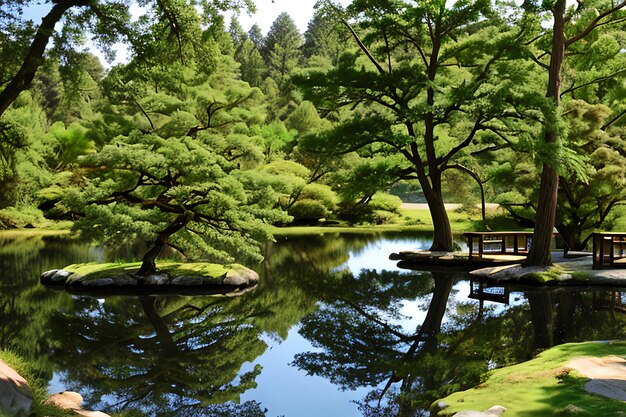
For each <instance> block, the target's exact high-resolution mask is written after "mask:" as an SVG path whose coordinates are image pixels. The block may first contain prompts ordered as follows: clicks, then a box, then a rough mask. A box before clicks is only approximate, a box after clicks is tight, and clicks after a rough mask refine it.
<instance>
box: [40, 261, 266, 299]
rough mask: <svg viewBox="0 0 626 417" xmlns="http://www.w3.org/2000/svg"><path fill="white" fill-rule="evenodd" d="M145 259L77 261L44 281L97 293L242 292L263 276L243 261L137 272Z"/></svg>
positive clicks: (169, 265)
mask: <svg viewBox="0 0 626 417" xmlns="http://www.w3.org/2000/svg"><path fill="white" fill-rule="evenodd" d="M140 268H141V262H133V263H85V264H73V265H69V266H66V267H65V268H63V269H53V270H50V271H46V272H44V273H43V274H41V278H40V282H41V284H43V285H45V286H47V287H50V288H55V289H65V290H66V291H68V292H70V293H74V294H86V295H94V296H107V295H146V294H184V295H210V294H228V295H238V294H242V293H243V292H245V291H246V290H249V289H252V288H254V287H255V286H256V285H257V284H258V282H259V276H258V274H257V273H256V272H254V271H253V270H251V269H249V268H246V267H245V266H243V265H239V264H226V265H222V264H211V263H202V262H197V263H179V262H159V263H158V264H157V268H158V269H157V271H155V272H153V273H151V274H147V275H137V272H138V271H139V269H140Z"/></svg>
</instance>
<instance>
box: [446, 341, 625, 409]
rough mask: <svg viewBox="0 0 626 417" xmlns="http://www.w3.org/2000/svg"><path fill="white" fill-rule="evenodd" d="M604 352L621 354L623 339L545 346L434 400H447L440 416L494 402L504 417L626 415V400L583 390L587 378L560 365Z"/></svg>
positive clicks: (622, 354)
mask: <svg viewBox="0 0 626 417" xmlns="http://www.w3.org/2000/svg"><path fill="white" fill-rule="evenodd" d="M608 355H616V356H622V357H626V343H625V342H611V343H601V342H586V343H568V344H564V345H560V346H557V347H554V348H551V349H548V350H546V351H544V352H542V353H541V354H539V355H538V356H537V357H536V358H534V359H532V360H530V361H528V362H524V363H521V364H518V365H513V366H508V367H506V368H501V369H496V370H494V371H492V372H491V374H490V375H489V377H488V379H487V381H486V382H485V383H483V384H481V385H479V386H478V387H476V388H472V389H470V390H467V391H462V392H457V393H454V394H452V395H450V396H448V397H446V398H443V399H441V400H439V401H441V402H444V403H446V404H449V407H448V408H445V409H444V410H443V411H442V412H440V414H439V415H446V416H447V415H452V414H454V413H456V412H459V411H463V410H486V409H487V408H489V407H491V406H493V405H495V404H499V405H502V406H504V407H506V408H507V411H506V413H505V416H506V417H557V416H569V415H572V416H573V415H575V416H580V417H586V416H589V417H592V416H612V417H619V416H626V404H624V403H622V402H620V401H617V400H612V399H609V398H606V397H602V396H599V395H594V394H589V393H587V392H586V391H585V389H584V386H585V383H586V382H587V379H586V378H583V377H581V376H579V375H577V374H576V373H575V372H573V371H572V372H568V371H566V370H565V369H564V368H563V366H564V365H565V364H566V363H567V362H568V361H569V360H570V359H572V358H576V357H582V356H596V357H602V356H608ZM444 413H445V414H444Z"/></svg>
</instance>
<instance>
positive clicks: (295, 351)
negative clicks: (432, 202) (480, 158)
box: [0, 234, 626, 417]
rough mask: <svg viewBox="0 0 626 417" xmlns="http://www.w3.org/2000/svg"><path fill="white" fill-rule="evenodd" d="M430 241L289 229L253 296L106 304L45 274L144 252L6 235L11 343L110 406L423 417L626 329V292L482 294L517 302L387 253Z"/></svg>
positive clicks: (53, 383)
mask: <svg viewBox="0 0 626 417" xmlns="http://www.w3.org/2000/svg"><path fill="white" fill-rule="evenodd" d="M429 243H430V239H429V236H416V235H407V234H391V235H333V234H328V235H325V236H318V237H306V238H289V239H283V240H280V241H278V242H277V243H275V244H272V245H269V246H268V247H267V248H266V249H265V261H264V262H263V263H262V264H259V265H256V266H254V265H251V266H253V267H254V269H255V270H257V271H258V272H259V273H260V275H261V284H260V285H259V287H258V288H257V289H255V290H254V291H252V292H250V293H247V294H244V295H243V296H241V297H236V298H227V297H149V296H146V297H111V298H107V299H104V300H98V299H94V298H88V297H75V296H70V295H68V294H66V293H64V292H55V291H51V290H48V289H45V288H42V287H41V286H39V285H38V277H39V275H40V273H41V272H42V271H46V270H49V269H56V268H60V267H63V266H65V265H67V264H71V263H76V262H87V261H105V260H115V259H120V260H122V259H124V260H132V259H137V258H138V257H139V254H140V249H136V250H135V249H132V248H130V249H126V250H125V251H121V252H120V251H118V252H108V251H105V250H103V249H101V248H94V247H90V246H88V245H85V244H81V243H79V242H76V241H73V240H70V239H66V238H59V237H42V236H37V237H31V238H19V239H7V238H4V239H3V238H2V237H0V286H2V288H1V292H0V314H1V315H2V320H1V321H0V348H4V349H11V350H14V351H16V352H18V353H20V354H21V355H22V356H24V357H26V358H29V359H31V360H32V361H34V362H35V363H36V365H37V368H38V370H39V371H40V372H41V374H42V375H43V376H45V377H46V378H48V379H49V380H50V388H49V390H50V391H51V392H56V391H61V390H64V389H71V390H76V391H79V392H81V394H83V396H84V397H85V399H86V400H87V402H88V403H89V406H91V407H93V408H94V409H101V410H103V411H108V412H114V411H119V410H136V411H137V414H133V415H137V416H141V415H146V416H148V415H158V416H194V415H197V416H212V415H215V416H222V415H223V416H228V415H241V416H261V415H266V416H288V417H289V416H362V415H365V416H374V415H399V414H402V415H415V416H419V415H421V414H420V413H421V412H422V411H421V410H423V409H424V408H427V407H428V405H429V404H430V403H431V402H432V401H433V400H435V399H437V398H439V397H441V396H445V395H446V394H447V393H449V392H452V391H453V390H457V389H464V388H467V387H471V386H474V385H476V384H477V383H478V382H479V380H480V375H481V374H483V373H484V372H485V371H486V370H488V369H490V368H492V367H496V366H505V365H508V364H512V363H516V362H520V361H524V360H527V359H529V358H530V357H532V355H533V353H535V352H536V351H537V350H538V349H542V348H545V347H548V346H552V345H555V344H558V343H563V342H566V341H582V340H594V339H610V338H624V336H625V335H624V332H625V331H624V328H625V327H626V326H624V316H625V315H624V314H623V312H624V311H626V309H625V308H624V305H623V303H624V302H626V297H624V293H622V292H620V291H619V290H616V289H607V288H603V289H595V290H594V289H590V290H586V291H579V290H575V289H551V290H547V289H543V290H536V289H529V288H507V289H504V288H496V289H493V290H491V291H490V295H484V294H483V295H482V296H480V295H477V294H475V295H474V297H476V296H478V297H479V298H481V297H482V298H485V297H488V298H490V299H496V298H497V299H499V301H506V302H508V304H505V303H502V302H493V301H484V300H483V301H480V300H478V299H476V298H469V297H468V295H469V294H470V289H471V288H474V289H477V288H478V285H477V284H476V283H474V284H472V283H470V282H469V281H468V280H467V279H466V278H465V277H463V276H460V275H453V274H443V273H437V274H430V273H424V272H415V271H404V270H399V269H397V268H396V267H395V263H394V262H392V261H389V260H388V256H389V253H391V252H394V251H398V250H404V249H416V248H426V247H427V246H428V245H429ZM474 292H476V291H474ZM390 379H391V380H393V381H395V382H394V383H392V384H388V382H389V381H390ZM388 385H389V386H388ZM387 386H388V387H387ZM385 388H388V389H385ZM383 390H384V391H385V394H384V396H382V399H381V395H382V391H383ZM379 401H380V405H379Z"/></svg>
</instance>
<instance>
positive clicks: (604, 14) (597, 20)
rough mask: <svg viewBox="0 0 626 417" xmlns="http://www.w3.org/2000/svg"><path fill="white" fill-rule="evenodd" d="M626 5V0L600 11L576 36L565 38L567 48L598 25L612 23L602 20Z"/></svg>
mask: <svg viewBox="0 0 626 417" xmlns="http://www.w3.org/2000/svg"><path fill="white" fill-rule="evenodd" d="M624 7H626V0H624V1H622V2H621V3H618V4H616V5H615V6H613V7H611V8H610V9H608V10H605V11H604V12H602V13H600V14H599V15H598V16H597V17H596V18H595V19H593V21H592V22H591V23H589V25H588V26H587V27H586V28H585V29H584V30H583V31H582V32H580V33H578V34H577V35H575V36H572V37H571V38H569V39H566V40H565V48H567V47H568V46H570V45H571V44H573V43H574V42H577V41H579V40H581V39H582V38H584V37H585V36H587V35H588V34H589V33H591V31H593V30H594V29H595V28H597V27H598V26H601V25H604V24H607V23H611V22H601V20H602V19H604V18H605V17H607V16H610V15H611V14H613V13H615V12H616V11H618V10H620V9H622V8H624Z"/></svg>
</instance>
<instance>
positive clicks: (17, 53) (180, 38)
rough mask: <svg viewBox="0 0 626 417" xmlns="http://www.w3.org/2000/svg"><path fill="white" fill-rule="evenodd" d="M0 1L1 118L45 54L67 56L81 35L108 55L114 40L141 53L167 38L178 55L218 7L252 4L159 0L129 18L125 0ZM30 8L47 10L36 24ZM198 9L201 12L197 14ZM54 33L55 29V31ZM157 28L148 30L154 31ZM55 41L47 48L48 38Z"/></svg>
mask: <svg viewBox="0 0 626 417" xmlns="http://www.w3.org/2000/svg"><path fill="white" fill-rule="evenodd" d="M40 3H41V2H38V1H31V0H27V1H18V0H12V1H4V2H2V3H0V16H1V17H2V19H1V20H2V23H0V39H3V42H1V43H0V56H2V59H1V61H2V62H7V63H8V64H2V69H3V70H6V72H5V71H3V73H2V84H1V90H0V116H2V114H4V112H5V111H6V110H7V108H8V107H9V106H10V105H11V103H13V102H14V101H15V99H16V98H17V97H18V95H19V94H20V93H21V92H22V91H23V90H25V89H26V88H28V87H29V85H30V84H31V82H32V80H33V78H34V76H35V74H36V72H37V69H38V68H39V67H40V66H41V65H42V64H43V62H44V61H45V58H46V56H47V55H49V54H57V55H60V56H62V57H64V58H67V59H70V60H71V58H72V54H73V53H74V52H75V51H76V50H78V49H80V48H81V43H82V41H83V38H84V36H85V35H87V34H90V36H91V37H92V39H93V41H94V43H95V44H97V45H100V46H102V47H104V50H105V52H107V53H109V54H111V49H110V47H111V46H112V45H113V44H114V43H115V42H124V43H126V44H128V45H130V46H131V47H132V49H134V50H135V52H136V53H138V54H142V53H143V51H144V50H145V49H146V48H148V49H149V47H150V42H151V41H152V40H154V39H166V40H168V41H169V42H171V43H172V44H174V45H175V46H176V48H177V50H178V52H179V53H180V58H181V59H184V58H183V54H184V52H185V51H186V50H189V49H194V48H197V47H198V46H199V44H200V42H199V39H198V38H197V37H195V36H194V32H196V31H197V29H198V26H197V24H198V23H199V22H202V23H205V24H206V23H209V22H210V21H211V20H212V19H213V18H214V17H215V16H216V15H217V12H218V11H220V10H225V9H228V8H240V7H243V6H246V7H248V8H252V7H253V4H252V2H251V1H250V0H228V1H212V0H192V1H190V2H187V1H183V0H159V1H154V2H152V1H150V2H147V4H146V5H145V6H146V8H145V10H146V12H145V14H144V15H143V16H141V17H140V18H139V19H138V20H137V21H133V19H132V16H131V15H130V12H129V9H130V6H131V4H132V2H131V1H130V0H122V1H111V0H98V1H87V0H60V1H46V2H44V3H43V4H40ZM29 8H43V9H44V10H46V14H45V15H44V17H43V18H42V20H41V23H39V24H38V25H37V24H35V23H34V22H33V21H31V20H29V19H27V18H25V17H24V16H25V14H24V12H25V11H27V10H28V9H29ZM199 10H200V11H201V12H199ZM59 27H61V29H59V31H57V29H58V28H59ZM157 28H158V29H160V30H159V31H153V29H157ZM51 39H54V40H55V44H54V47H53V48H50V47H49V46H50V45H49V43H50V40H51Z"/></svg>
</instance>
